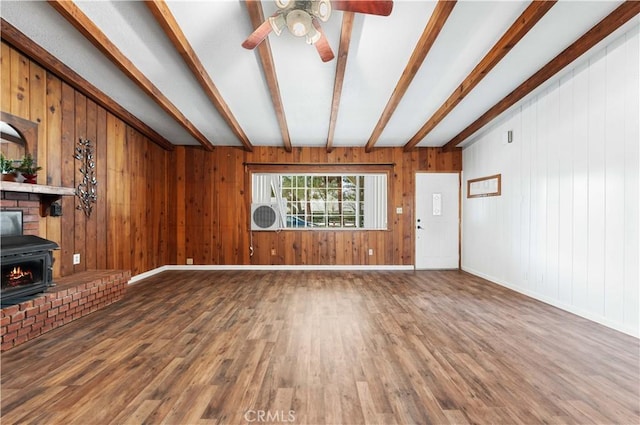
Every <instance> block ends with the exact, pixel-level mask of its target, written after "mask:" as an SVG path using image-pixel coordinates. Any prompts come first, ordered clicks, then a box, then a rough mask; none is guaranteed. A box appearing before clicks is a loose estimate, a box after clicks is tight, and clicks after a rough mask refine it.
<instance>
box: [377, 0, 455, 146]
mask: <svg viewBox="0 0 640 425" xmlns="http://www.w3.org/2000/svg"><path fill="white" fill-rule="evenodd" d="M455 5H456V1H455V0H451V1H450V0H439V1H438V3H437V4H436V7H435V9H434V10H433V13H432V14H431V17H430V18H429V22H427V26H426V27H425V28H424V31H422V35H421V36H420V40H418V44H416V47H415V49H414V50H413V53H412V54H411V58H410V59H409V62H408V63H407V66H405V68H404V71H402V75H401V76H400V80H399V81H398V84H397V85H396V88H395V89H394V90H393V93H392V94H391V97H390V98H389V101H388V102H387V106H385V108H384V111H383V112H382V115H381V116H380V119H379V120H378V124H376V126H375V128H374V129H373V133H372V134H371V137H369V141H367V144H366V145H365V151H366V152H371V150H372V149H373V146H374V145H375V144H376V142H377V141H378V139H379V138H380V135H381V134H382V131H383V130H384V128H385V127H386V126H387V124H388V123H389V120H390V119H391V116H392V115H393V113H394V112H395V110H396V108H397V107H398V105H399V104H400V101H401V100H402V97H403V96H404V95H405V93H406V92H407V89H408V88H409V85H411V82H412V81H413V78H414V77H415V76H416V74H417V73H418V70H419V69H420V67H421V66H422V63H423V62H424V60H425V58H426V57H427V54H428V53H429V51H430V50H431V47H432V46H433V44H434V43H435V41H436V39H437V38H438V35H439V34H440V31H441V30H442V28H443V27H444V24H445V23H446V22H447V19H448V18H449V15H450V14H451V11H452V10H453V7H454V6H455Z"/></svg>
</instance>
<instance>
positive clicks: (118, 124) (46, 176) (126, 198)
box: [0, 43, 175, 277]
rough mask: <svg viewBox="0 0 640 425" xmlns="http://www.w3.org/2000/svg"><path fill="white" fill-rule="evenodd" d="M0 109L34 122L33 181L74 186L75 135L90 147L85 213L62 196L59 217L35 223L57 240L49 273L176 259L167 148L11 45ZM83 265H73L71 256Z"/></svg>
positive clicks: (5, 56)
mask: <svg viewBox="0 0 640 425" xmlns="http://www.w3.org/2000/svg"><path fill="white" fill-rule="evenodd" d="M0 61H1V75H2V83H1V84H2V85H1V87H0V92H1V93H2V95H1V96H2V97H1V99H0V101H1V105H0V109H2V110H3V111H5V112H9V113H11V114H13V115H17V116H19V117H22V118H25V119H28V120H31V121H33V122H37V123H38V124H39V126H38V131H39V137H38V139H39V141H38V165H40V166H42V167H43V170H41V171H40V173H39V175H38V183H40V184H49V185H54V186H67V187H75V186H76V185H77V184H78V182H80V180H81V175H80V172H79V162H78V161H76V160H74V158H73V155H74V149H75V146H76V143H77V141H78V139H79V138H81V137H82V138H87V139H90V140H91V141H92V142H93V143H94V146H95V149H96V171H97V179H98V202H97V204H95V206H94V209H93V213H92V215H91V217H89V218H87V217H85V215H84V213H83V212H81V211H79V210H76V209H75V206H76V202H77V198H75V197H69V196H65V197H63V199H62V207H63V216H62V217H46V218H42V219H41V220H40V232H39V234H40V235H41V236H43V237H46V238H48V239H51V240H53V241H56V242H57V243H58V244H59V245H60V247H61V249H60V251H58V252H56V253H55V257H56V261H55V265H54V276H55V277H60V276H67V275H70V274H73V273H75V272H79V271H84V270H90V269H127V270H131V272H132V275H136V274H139V273H142V272H145V271H147V270H151V269H154V268H156V267H159V266H162V265H165V264H169V263H172V262H174V259H175V239H173V238H174V237H175V231H170V228H169V226H170V224H171V225H175V218H174V217H172V215H173V214H174V211H175V209H174V208H173V209H172V208H170V207H171V206H172V205H173V201H174V199H175V198H174V193H173V192H172V188H174V187H175V185H174V184H173V178H174V177H173V176H174V173H173V172H170V171H171V170H172V168H173V167H172V166H171V164H170V163H171V162H172V161H173V160H172V157H173V153H171V152H167V151H165V150H164V149H162V148H160V147H159V146H157V145H156V144H154V143H152V142H151V141H150V140H149V139H147V138H146V137H144V136H142V135H141V134H140V133H138V132H137V131H135V130H133V129H132V128H131V127H129V126H127V125H126V124H125V123H124V122H123V121H122V120H120V119H118V118H116V117H115V116H114V115H112V114H111V113H109V111H106V110H105V109H104V108H102V107H100V106H98V105H97V104H96V103H95V102H94V101H92V100H91V99H89V98H87V97H86V96H84V95H83V94H82V93H80V92H78V91H76V90H75V89H74V88H72V87H71V86H69V85H68V84H66V83H65V82H63V81H61V80H60V79H59V78H57V77H56V76H54V75H52V74H51V73H48V72H47V71H46V70H44V69H43V68H41V67H40V66H39V65H38V64H36V63H35V62H33V61H30V60H29V59H28V58H27V57H25V56H24V55H22V54H21V53H19V52H18V51H17V50H15V49H13V48H12V47H10V46H8V45H7V44H5V43H2V51H1V56H0ZM74 253H80V257H81V263H80V264H79V265H75V266H74V265H73V261H72V259H73V254H74Z"/></svg>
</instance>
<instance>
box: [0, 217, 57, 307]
mask: <svg viewBox="0 0 640 425" xmlns="http://www.w3.org/2000/svg"><path fill="white" fill-rule="evenodd" d="M21 227H22V226H21V223H20V231H21V230H22V229H21ZM54 249H60V247H59V246H58V244H57V243H55V242H53V241H50V240H47V239H43V238H41V237H38V236H33V235H22V234H18V235H5V234H3V235H2V236H1V237H0V268H1V269H2V270H1V271H0V279H1V281H2V286H1V288H0V301H1V302H2V305H3V306H5V305H11V304H14V303H17V302H20V301H22V300H23V299H25V298H26V297H29V296H31V295H34V294H37V293H39V292H44V291H45V290H46V289H47V287H49V286H52V285H53V250H54Z"/></svg>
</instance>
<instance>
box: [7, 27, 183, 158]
mask: <svg viewBox="0 0 640 425" xmlns="http://www.w3.org/2000/svg"><path fill="white" fill-rule="evenodd" d="M0 28H1V32H0V33H1V35H2V41H3V42H6V43H8V44H10V45H11V46H13V47H14V48H16V49H18V50H19V51H21V52H22V53H23V54H25V55H26V56H28V57H29V58H30V59H32V60H34V61H36V62H38V63H39V64H40V65H41V66H43V67H44V68H45V69H46V70H47V72H50V73H52V74H54V75H55V76H56V77H58V78H60V79H61V80H62V81H64V82H65V83H67V84H69V85H70V86H71V87H73V88H74V89H76V90H78V91H79V92H80V93H82V94H84V95H85V96H87V97H89V98H91V99H92V100H93V101H94V102H96V103H97V104H98V105H100V106H101V107H103V108H105V109H106V110H107V111H109V112H110V113H112V114H113V115H115V116H116V117H118V118H119V119H121V120H122V121H124V122H125V123H127V125H130V126H131V127H133V128H135V129H136V130H137V131H139V132H140V133H141V134H142V135H144V136H145V137H147V138H149V140H151V141H152V142H153V143H155V144H156V145H158V146H160V147H161V148H163V149H166V150H169V151H172V150H174V149H175V146H174V145H173V144H172V143H171V142H170V141H168V140H167V139H165V138H164V137H162V136H161V135H160V134H158V133H157V132H156V131H155V130H153V129H152V128H151V127H149V126H148V125H146V124H145V123H144V122H142V121H141V120H140V119H138V118H137V117H136V116H135V115H133V114H132V113H130V112H129V111H127V110H126V109H124V108H123V107H122V106H121V105H120V104H119V103H118V102H116V101H115V100H113V99H111V98H110V97H109V96H107V95H106V94H105V93H104V92H102V91H100V90H99V89H98V88H97V87H95V86H94V85H93V84H91V83H90V82H88V81H87V80H85V79H84V78H82V77H81V76H80V75H79V74H78V73H77V72H75V71H74V70H72V69H71V68H69V67H68V66H66V65H65V64H64V63H62V62H61V61H60V60H58V59H57V58H56V57H54V56H53V55H51V54H50V53H49V52H47V51H46V50H44V49H43V48H42V47H40V46H39V45H38V44H36V43H34V42H33V41H32V40H31V39H29V38H28V37H27V36H26V35H24V34H23V33H22V32H20V31H19V30H18V29H17V28H15V27H14V26H13V25H11V24H10V23H8V22H7V21H5V20H4V19H0Z"/></svg>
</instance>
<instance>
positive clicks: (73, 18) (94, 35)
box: [48, 0, 213, 151]
mask: <svg viewBox="0 0 640 425" xmlns="http://www.w3.org/2000/svg"><path fill="white" fill-rule="evenodd" d="M48 2H49V4H50V5H51V6H52V7H53V8H54V9H55V10H56V11H57V12H58V13H59V14H60V15H61V16H62V17H64V18H65V19H66V20H67V21H68V22H69V23H70V24H71V25H73V26H74V27H75V28H76V29H77V30H78V31H79V32H80V33H81V34H82V35H83V36H84V37H85V38H86V39H87V40H89V41H90V42H91V43H92V44H93V45H94V46H95V47H96V48H97V49H98V50H100V51H101V52H102V53H103V54H104V55H105V56H106V57H107V58H108V59H109V60H111V62H112V63H113V64H114V65H116V66H117V67H118V68H119V69H120V70H121V71H122V72H123V73H124V74H125V75H126V76H128V77H129V78H130V79H131V80H132V81H133V82H134V83H135V84H136V85H137V86H138V87H140V89H142V90H143V91H144V92H145V93H146V94H147V95H148V96H149V97H150V98H151V99H153V100H154V101H155V102H156V103H157V104H158V105H159V106H160V107H161V108H162V109H163V110H164V111H165V112H167V113H168V114H169V115H170V116H171V117H172V118H173V119H175V120H176V121H177V122H178V123H179V124H180V125H181V126H182V127H183V128H184V129H185V130H187V132H188V133H189V134H191V135H192V136H193V137H194V138H195V139H196V140H197V141H198V142H199V143H200V144H201V145H202V146H203V147H204V148H205V149H206V150H209V151H211V150H213V144H212V143H211V142H210V141H209V140H208V139H207V138H206V137H205V135H204V134H202V133H201V132H200V131H199V130H198V129H197V128H196V127H195V126H194V125H193V124H192V123H191V121H189V120H188V119H187V117H186V116H184V114H183V113H182V112H180V110H179V109H178V108H177V107H176V106H175V105H174V104H173V103H171V101H170V100H169V99H168V98H167V97H166V96H165V95H164V94H163V93H162V92H161V91H160V89H158V88H157V87H156V86H155V85H154V84H153V83H152V82H151V80H149V79H148V78H147V77H146V76H145V75H144V74H143V73H142V71H140V70H139V69H138V68H137V67H136V66H135V65H134V64H133V62H131V61H130V60H129V59H128V58H127V57H126V56H125V55H124V54H123V53H122V52H121V51H120V49H118V48H117V47H116V45H115V44H114V43H113V42H112V41H111V40H109V38H108V37H107V36H106V35H105V34H104V33H103V32H102V31H101V30H100V28H98V26H97V25H96V24H94V23H93V21H91V19H89V17H88V16H87V15H85V14H84V13H83V12H82V11H81V10H80V9H79V8H78V7H77V6H76V4H75V3H74V2H73V1H66V0H64V1H63V0H49V1H48Z"/></svg>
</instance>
